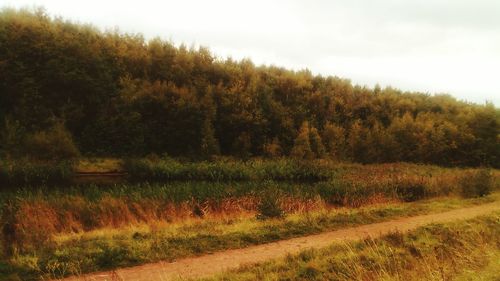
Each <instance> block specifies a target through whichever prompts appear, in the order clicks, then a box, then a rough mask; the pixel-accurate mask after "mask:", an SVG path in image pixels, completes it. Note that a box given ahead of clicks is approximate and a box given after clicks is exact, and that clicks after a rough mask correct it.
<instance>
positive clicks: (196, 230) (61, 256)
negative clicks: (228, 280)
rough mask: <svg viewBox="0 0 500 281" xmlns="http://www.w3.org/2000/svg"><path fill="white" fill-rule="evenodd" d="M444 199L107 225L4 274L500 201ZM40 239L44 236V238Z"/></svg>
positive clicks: (111, 263) (38, 251)
mask: <svg viewBox="0 0 500 281" xmlns="http://www.w3.org/2000/svg"><path fill="white" fill-rule="evenodd" d="M498 199H499V195H498V194H494V195H492V196H489V197H486V198H478V199H459V198H441V199H431V200H425V201H421V202H415V203H391V204H378V205H373V206H368V207H363V208H358V209H351V208H340V209H319V210H315V211H310V212H297V213H294V214H290V215H288V216H286V217H285V218H283V219H272V220H259V219H256V218H255V217H254V216H249V215H240V216H238V217H236V216H232V217H225V218H224V217H220V218H210V219H201V218H192V219H189V220H187V221H184V222H176V223H168V222H156V223H152V224H135V225H130V226H124V227H120V228H101V229H97V230H92V231H87V232H79V233H61V234H56V235H53V236H52V237H51V238H50V240H46V241H45V242H44V243H43V244H38V245H32V246H31V247H30V248H28V249H24V250H23V251H22V252H17V253H15V254H14V255H13V256H12V257H11V258H10V260H8V261H4V263H3V268H4V269H5V270H4V271H3V274H4V276H8V275H10V274H14V273H15V274H19V275H20V276H22V277H23V280H24V279H30V278H31V279H36V278H40V277H42V276H45V277H47V276H50V277H60V276H63V275H66V274H80V273H82V272H92V271H98V270H105V269H111V268H117V267H123V266H131V265H137V264H142V263H148V262H154V261H159V260H169V261H172V260H175V259H177V258H181V257H187V256H193V255H200V254H205V253H210V252H213V251H218V250H224V249H230V248H241V247H245V246H249V245H256V244H261V243H266V242H272V241H277V240H281V239H286V238H291V237H298V236H303V235H308V234H313V233H320V232H324V231H329V230H335V229H339V228H342V227H347V226H355V225H361V224H368V223H374V222H380V221H384V220H389V219H394V218H397V217H402V216H413V215H419V214H428V213H435V212H442V211H445V210H451V209H456V208H462V207H466V206H472V205H477V204H483V203H487V202H491V201H493V200H498ZM39 239H40V237H39Z"/></svg>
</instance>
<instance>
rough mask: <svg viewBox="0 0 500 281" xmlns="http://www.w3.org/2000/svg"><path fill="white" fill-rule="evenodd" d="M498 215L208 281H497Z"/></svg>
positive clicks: (337, 246)
mask: <svg viewBox="0 0 500 281" xmlns="http://www.w3.org/2000/svg"><path fill="white" fill-rule="evenodd" d="M499 257H500V213H494V214H492V215H488V216H484V217H480V218H476V219H472V220H468V221H464V222H455V223H449V224H435V225H430V226H425V227H421V228H419V229H417V230H416V231H412V232H410V233H408V234H401V233H398V232H394V233H391V234H389V235H386V236H384V237H382V238H379V239H375V240H371V239H367V240H364V241H361V242H356V243H346V244H334V245H332V246H331V247H329V248H327V249H322V250H308V251H304V252H301V253H300V254H298V255H293V256H288V257H286V258H285V259H281V260H276V261H270V262H266V263H263V264H261V265H257V266H250V267H247V268H242V269H240V270H237V271H233V272H229V273H225V274H222V275H220V276H217V277H213V278H207V279H203V280H205V281H208V280H214V281H215V280H238V281H242V280H346V281H347V280H492V281H494V280H498V277H499V276H500V263H499V262H498V261H499Z"/></svg>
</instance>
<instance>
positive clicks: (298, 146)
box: [290, 122, 314, 159]
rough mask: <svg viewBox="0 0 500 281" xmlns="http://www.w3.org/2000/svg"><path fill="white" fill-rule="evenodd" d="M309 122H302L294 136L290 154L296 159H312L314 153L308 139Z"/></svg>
mask: <svg viewBox="0 0 500 281" xmlns="http://www.w3.org/2000/svg"><path fill="white" fill-rule="evenodd" d="M309 134H310V133H309V123H308V122H303V123H302V126H301V127H300V130H299V133H298V135H297V137H296V138H295V141H294V145H293V148H292V151H291V152H290V156H291V157H293V158H296V159H313V158H314V153H313V151H312V149H311V143H310V141H309Z"/></svg>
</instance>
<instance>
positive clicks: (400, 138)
mask: <svg viewBox="0 0 500 281" xmlns="http://www.w3.org/2000/svg"><path fill="white" fill-rule="evenodd" d="M304 52H307V50H304ZM0 136H1V142H0V151H1V154H3V155H4V156H5V157H7V159H10V158H23V157H28V156H29V157H32V158H38V159H41V160H43V159H54V157H55V156H57V157H59V158H64V159H66V158H72V157H77V156H80V155H81V156H95V157H122V158H125V157H143V156H146V155H152V154H154V155H162V156H164V155H168V156H170V157H175V158H178V159H188V160H207V159H215V158H217V157H222V156H230V157H234V158H237V159H243V160H246V159H250V158H255V157H267V158H279V157H293V158H295V159H318V158H328V159H332V160H336V161H347V162H349V161H352V162H359V163H386V162H414V163H426V164H437V165H444V166H492V167H495V168H498V167H500V137H499V136H500V110H499V109H498V108H497V107H495V106H494V105H493V104H492V103H488V102H486V103H485V104H474V103H470V102H464V101H459V100H457V99H456V98H454V97H452V96H450V95H447V94H436V95H431V94H429V93H418V92H406V91H401V90H398V89H394V88H391V87H386V88H381V87H379V86H375V87H374V88H370V87H366V86H360V85H353V83H352V82H351V81H350V80H347V79H343V78H339V77H336V76H321V75H314V74H313V73H312V72H311V71H309V70H307V69H306V70H301V71H293V70H287V69H285V68H281V67H277V66H257V65H255V64H253V63H252V61H251V60H249V59H243V60H234V59H231V58H220V57H217V56H216V55H214V54H213V53H211V52H210V51H209V50H208V49H207V48H205V47H199V48H195V47H188V46H186V45H176V44H174V43H172V42H169V41H165V40H162V39H160V38H159V37H158V38H154V39H151V40H146V39H145V38H144V36H142V35H141V34H127V33H123V32H121V31H119V30H117V29H113V30H106V31H102V30H100V29H98V28H96V27H94V26H92V25H89V24H81V23H75V22H71V21H68V20H65V19H62V18H57V17H51V16H49V15H48V14H47V13H46V12H45V11H44V10H43V9H21V10H16V9H9V8H4V9H2V10H1V11H0Z"/></svg>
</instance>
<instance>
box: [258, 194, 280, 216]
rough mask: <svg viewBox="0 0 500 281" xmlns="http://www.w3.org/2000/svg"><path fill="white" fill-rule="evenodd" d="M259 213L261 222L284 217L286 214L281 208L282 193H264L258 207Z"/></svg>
mask: <svg viewBox="0 0 500 281" xmlns="http://www.w3.org/2000/svg"><path fill="white" fill-rule="evenodd" d="M257 212H258V213H257V219H259V220H265V219H273V218H282V217H284V216H285V212H284V211H283V209H282V208H281V192H279V191H277V190H269V191H267V192H264V193H263V194H262V196H261V200H260V203H259V205H258V206H257Z"/></svg>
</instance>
